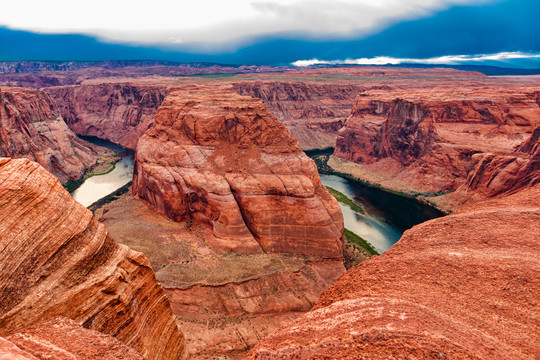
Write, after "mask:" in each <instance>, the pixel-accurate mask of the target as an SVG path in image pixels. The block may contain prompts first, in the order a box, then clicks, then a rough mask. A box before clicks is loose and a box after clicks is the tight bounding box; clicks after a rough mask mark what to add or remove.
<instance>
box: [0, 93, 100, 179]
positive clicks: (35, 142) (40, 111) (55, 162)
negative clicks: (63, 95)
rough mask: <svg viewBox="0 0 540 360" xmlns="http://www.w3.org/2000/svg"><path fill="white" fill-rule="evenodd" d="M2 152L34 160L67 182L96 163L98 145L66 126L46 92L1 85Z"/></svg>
mask: <svg viewBox="0 0 540 360" xmlns="http://www.w3.org/2000/svg"><path fill="white" fill-rule="evenodd" d="M0 156H2V157H12V158H27V159H30V160H34V161H36V162H38V163H39V164H41V165H42V166H43V167H45V168H46V169H47V170H48V171H50V172H51V173H53V174H54V175H55V176H56V177H58V178H59V179H60V181H61V182H63V183H64V182H66V181H68V180H78V179H80V178H81V177H82V176H83V174H84V172H85V171H86V170H87V169H89V168H91V167H93V166H95V165H96V161H97V149H96V148H95V147H94V146H93V145H91V144H89V143H87V142H86V141H83V140H81V139H79V138H78V137H77V136H76V135H75V134H74V133H73V132H72V131H71V130H70V129H69V128H68V127H67V125H66V123H65V122H64V120H63V119H62V116H61V115H60V113H59V111H58V110H57V108H56V107H55V105H54V104H53V101H52V99H51V98H50V97H49V96H48V95H47V94H46V93H44V92H42V91H39V90H34V89H23V88H0Z"/></svg>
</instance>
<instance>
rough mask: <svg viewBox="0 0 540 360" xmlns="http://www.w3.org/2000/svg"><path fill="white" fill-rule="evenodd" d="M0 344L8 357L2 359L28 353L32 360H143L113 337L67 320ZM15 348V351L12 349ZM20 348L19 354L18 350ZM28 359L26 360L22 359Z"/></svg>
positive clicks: (29, 330)
mask: <svg viewBox="0 0 540 360" xmlns="http://www.w3.org/2000/svg"><path fill="white" fill-rule="evenodd" d="M8 341H9V342H11V345H10V344H8V343H5V344H4V345H2V344H1V343H0V348H2V347H4V346H6V347H7V346H8V345H9V347H8V348H5V350H6V354H3V355H1V354H2V353H1V350H0V356H2V359H5V360H10V359H11V358H10V357H8V356H9V355H12V356H14V355H19V354H21V353H23V354H24V353H26V354H28V355H26V354H25V355H26V356H28V358H29V359H43V360H47V359H59V360H60V359H62V360H63V359H66V360H67V359H70V360H83V359H84V360H90V359H92V360H93V359H95V360H124V359H125V360H144V357H143V356H142V355H141V354H139V353H138V352H136V351H135V350H133V349H132V348H130V347H128V346H126V345H124V344H122V343H121V342H120V341H118V340H117V339H115V338H114V337H112V336H110V335H104V334H102V333H100V332H97V331H94V330H89V329H85V328H83V327H81V326H80V325H78V324H77V323H76V322H75V321H73V320H70V319H68V318H63V317H59V318H54V319H51V320H48V321H43V322H40V323H39V324H36V325H33V326H31V327H29V328H26V329H24V330H22V331H21V332H18V333H15V334H12V335H10V336H8V337H7V339H6V342H8ZM13 346H16V348H13ZM17 348H18V349H19V350H17ZM23 359H25V358H23Z"/></svg>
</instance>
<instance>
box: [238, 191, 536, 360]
mask: <svg viewBox="0 0 540 360" xmlns="http://www.w3.org/2000/svg"><path fill="white" fill-rule="evenodd" d="M539 204H540V185H537V186H534V187H532V188H529V189H525V190H521V191H520V192H518V193H516V194H514V195H510V196H505V197H502V198H498V199H493V200H489V201H485V202H480V203H477V204H474V205H471V206H468V207H466V208H463V209H461V210H459V211H457V212H455V213H453V214H452V215H449V216H446V217H443V218H439V219H435V220H431V221H428V222H425V223H423V224H420V225H417V226H415V227H413V228H412V229H411V230H408V231H407V232H405V234H404V235H403V237H402V238H401V240H400V241H399V242H398V243H397V244H396V245H394V246H393V247H392V249H390V250H389V251H386V252H385V253H384V254H382V255H381V256H377V257H373V258H371V259H369V260H367V261H365V262H364V263H362V264H360V265H358V266H357V267H355V268H353V269H351V270H349V271H348V272H347V273H346V274H345V275H343V276H342V277H341V278H340V279H339V280H338V281H337V282H336V284H335V285H333V286H332V287H331V288H330V289H329V290H327V291H326V292H324V293H323V294H322V295H321V298H320V300H319V303H318V304H317V306H316V307H315V309H314V310H312V311H311V312H309V313H308V314H306V315H305V316H304V317H303V318H301V319H299V320H297V321H296V322H295V324H294V325H290V326H288V327H285V328H282V329H280V330H279V331H277V332H276V333H275V334H273V335H270V336H269V337H267V338H266V339H264V340H263V341H262V342H261V343H259V345H258V346H257V347H256V348H255V349H254V350H253V351H252V352H251V353H250V354H249V355H248V356H246V357H245V358H246V359H278V358H279V359H293V358H294V359H313V358H362V359H389V358H400V359H401V358H422V359H441V358H444V359H490V360H491V359H501V360H502V359H534V358H537V357H538V356H539V355H540V346H539V344H540V334H539V332H538V327H539V326H540V323H539V320H538V319H539V315H540V311H539V309H540V307H539V306H538V305H539V304H538V296H537V294H538V293H539V291H540V281H539V279H540V277H539V274H540V258H539V251H538V245H539V244H538V234H539V233H540V206H539Z"/></svg>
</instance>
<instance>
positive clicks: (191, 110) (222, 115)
mask: <svg viewBox="0 0 540 360" xmlns="http://www.w3.org/2000/svg"><path fill="white" fill-rule="evenodd" d="M133 193H134V194H135V195H136V196H138V197H139V198H141V199H143V200H145V201H146V202H147V203H148V204H149V205H150V206H151V207H153V208H154V209H156V210H158V211H159V212H161V213H163V214H165V215H166V216H168V217H169V218H171V219H175V220H186V219H193V220H195V221H198V222H199V221H200V222H204V223H206V224H208V225H209V226H210V227H211V228H212V229H213V233H214V235H215V236H216V241H217V242H216V244H215V245H216V246H217V247H220V248H222V249H223V250H232V251H235V252H243V253H259V252H262V251H265V252H278V253H292V254H302V255H309V256H319V257H327V258H341V257H342V235H343V218H342V215H341V211H340V208H339V205H338V204H337V202H336V200H335V199H334V198H333V197H332V196H331V195H330V194H329V193H328V191H327V190H326V188H325V187H324V186H322V185H321V182H320V178H319V175H318V172H317V169H316V167H315V164H314V163H313V161H312V160H310V159H309V158H308V157H307V156H305V155H304V154H303V153H302V152H301V151H300V149H299V147H298V143H297V142H296V141H295V140H293V139H292V138H291V137H290V136H289V134H288V132H287V130H286V129H285V127H284V126H283V125H282V124H280V123H279V122H278V121H277V120H276V118H275V117H273V116H272V115H270V113H269V112H268V110H267V108H266V107H265V106H264V104H263V103H262V101H261V100H259V99H254V98H249V97H244V96H240V95H238V94H235V93H234V92H232V91H230V90H228V89H226V88H222V87H216V86H214V87H201V88H193V89H191V90H184V91H181V92H175V93H172V94H170V95H169V96H168V97H167V98H166V100H165V101H164V102H163V104H162V106H161V107H160V108H159V110H158V113H157V115H156V119H155V122H154V126H153V127H152V128H150V129H149V130H148V131H147V132H146V133H145V135H144V136H143V137H142V138H141V139H140V140H139V144H138V147H137V154H136V164H135V169H134V176H133Z"/></svg>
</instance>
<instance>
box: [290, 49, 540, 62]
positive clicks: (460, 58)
mask: <svg viewBox="0 0 540 360" xmlns="http://www.w3.org/2000/svg"><path fill="white" fill-rule="evenodd" d="M516 59H540V54H530V53H523V52H519V51H515V52H501V53H497V54H480V55H447V56H439V57H432V58H427V59H412V58H394V57H388V56H376V57H373V58H360V59H345V60H330V61H328V60H318V59H311V60H298V61H295V62H293V63H292V65H294V66H311V65H387V64H391V65H398V64H432V65H443V64H447V65H459V64H463V63H471V62H483V61H506V60H516Z"/></svg>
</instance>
